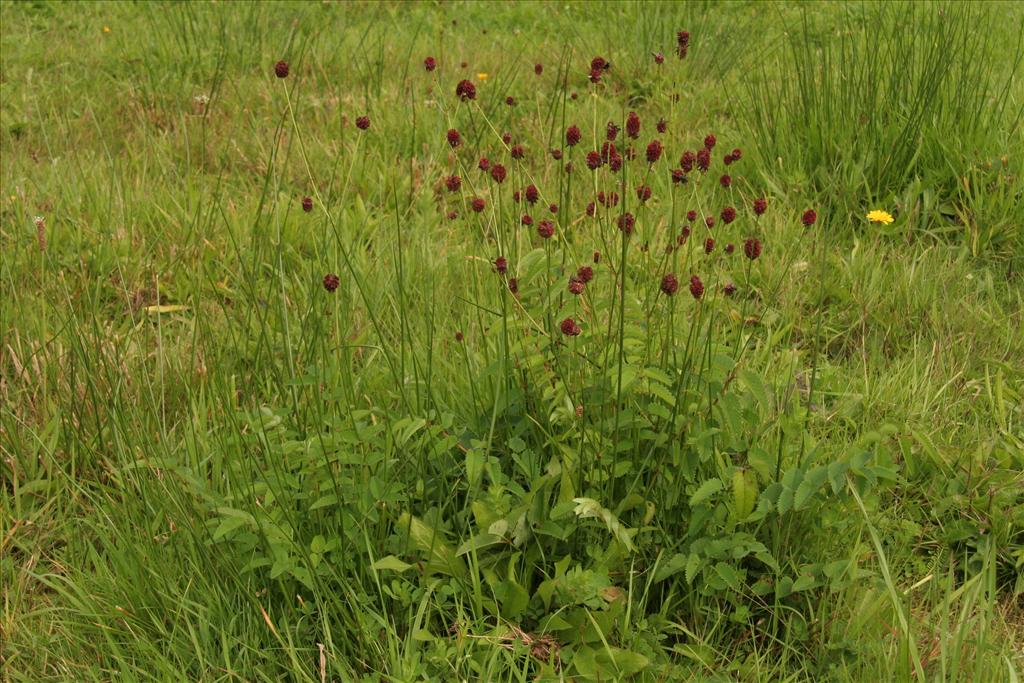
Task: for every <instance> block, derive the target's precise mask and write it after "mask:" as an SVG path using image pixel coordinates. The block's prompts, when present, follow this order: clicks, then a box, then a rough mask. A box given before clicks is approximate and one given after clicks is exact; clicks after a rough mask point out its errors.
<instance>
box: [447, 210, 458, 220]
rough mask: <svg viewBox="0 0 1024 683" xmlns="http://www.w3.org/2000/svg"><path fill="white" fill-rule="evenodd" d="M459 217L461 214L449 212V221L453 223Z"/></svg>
mask: <svg viewBox="0 0 1024 683" xmlns="http://www.w3.org/2000/svg"><path fill="white" fill-rule="evenodd" d="M458 217H459V212H458V211H449V212H448V220H450V221H453V220H455V219H456V218H458Z"/></svg>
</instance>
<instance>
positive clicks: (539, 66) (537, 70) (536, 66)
mask: <svg viewBox="0 0 1024 683" xmlns="http://www.w3.org/2000/svg"><path fill="white" fill-rule="evenodd" d="M533 73H535V74H537V75H538V76H540V75H541V74H542V73H544V65H543V64H540V63H538V64H534V65H533Z"/></svg>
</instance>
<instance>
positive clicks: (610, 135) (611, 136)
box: [604, 121, 619, 142]
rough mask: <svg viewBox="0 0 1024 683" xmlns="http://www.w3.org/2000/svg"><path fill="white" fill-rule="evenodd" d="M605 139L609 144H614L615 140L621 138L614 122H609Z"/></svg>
mask: <svg viewBox="0 0 1024 683" xmlns="http://www.w3.org/2000/svg"><path fill="white" fill-rule="evenodd" d="M604 136H605V138H606V139H607V140H608V142H614V140H615V138H617V137H618V136H619V127H618V125H616V123H615V122H614V121H609V122H608V125H607V126H606V127H605V134H604Z"/></svg>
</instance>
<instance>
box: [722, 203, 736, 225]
mask: <svg viewBox="0 0 1024 683" xmlns="http://www.w3.org/2000/svg"><path fill="white" fill-rule="evenodd" d="M734 220H736V209H734V208H732V207H731V206H727V207H725V208H724V209H722V222H723V223H725V224H726V225H729V224H730V223H732V222H733V221H734Z"/></svg>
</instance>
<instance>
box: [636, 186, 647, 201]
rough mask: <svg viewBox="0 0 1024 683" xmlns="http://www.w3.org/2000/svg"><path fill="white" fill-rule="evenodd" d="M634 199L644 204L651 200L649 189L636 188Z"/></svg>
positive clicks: (645, 187)
mask: <svg viewBox="0 0 1024 683" xmlns="http://www.w3.org/2000/svg"><path fill="white" fill-rule="evenodd" d="M636 198H637V199H639V200H640V201H641V202H646V201H647V200H648V199H650V198H651V188H649V187H647V186H646V185H641V186H640V187H638V188H636Z"/></svg>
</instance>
